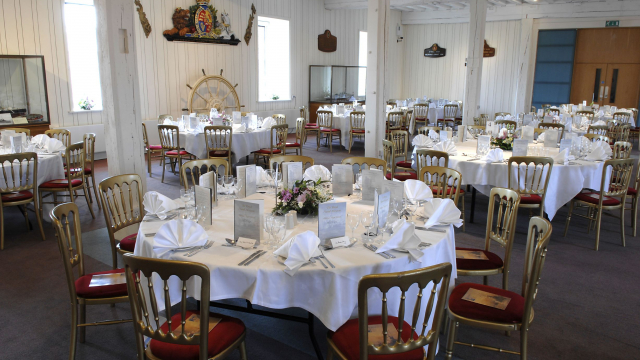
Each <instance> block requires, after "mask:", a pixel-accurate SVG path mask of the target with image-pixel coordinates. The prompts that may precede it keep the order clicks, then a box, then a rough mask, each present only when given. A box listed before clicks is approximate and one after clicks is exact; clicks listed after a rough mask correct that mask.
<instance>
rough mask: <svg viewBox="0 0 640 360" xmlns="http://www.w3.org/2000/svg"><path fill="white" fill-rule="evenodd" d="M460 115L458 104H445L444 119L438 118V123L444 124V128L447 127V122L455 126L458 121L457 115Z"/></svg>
mask: <svg viewBox="0 0 640 360" xmlns="http://www.w3.org/2000/svg"><path fill="white" fill-rule="evenodd" d="M457 116H458V105H456V104H447V105H445V106H444V115H443V118H442V119H438V122H437V124H436V125H438V126H439V125H440V124H442V128H443V129H444V128H446V127H447V124H449V125H450V126H451V127H453V126H454V125H455V123H456V117H457Z"/></svg>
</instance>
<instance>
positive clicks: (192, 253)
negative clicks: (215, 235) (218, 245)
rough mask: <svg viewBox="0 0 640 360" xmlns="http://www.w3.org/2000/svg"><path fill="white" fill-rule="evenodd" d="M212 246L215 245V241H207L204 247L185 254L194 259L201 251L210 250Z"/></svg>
mask: <svg viewBox="0 0 640 360" xmlns="http://www.w3.org/2000/svg"><path fill="white" fill-rule="evenodd" d="M212 245H213V240H207V242H206V243H205V244H204V245H203V246H201V247H199V248H196V249H195V250H191V251H190V252H188V253H186V254H184V256H186V257H192V256H193V255H195V254H197V253H199V252H200V251H202V250H204V249H208V248H210V247H211V246H212Z"/></svg>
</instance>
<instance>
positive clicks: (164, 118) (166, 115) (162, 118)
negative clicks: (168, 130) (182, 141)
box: [158, 114, 173, 125]
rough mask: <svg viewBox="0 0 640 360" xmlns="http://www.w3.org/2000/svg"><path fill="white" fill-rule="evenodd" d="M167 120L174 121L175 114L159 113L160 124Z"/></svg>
mask: <svg viewBox="0 0 640 360" xmlns="http://www.w3.org/2000/svg"><path fill="white" fill-rule="evenodd" d="M165 120H171V121H173V116H171V115H169V114H162V115H158V125H164V121H165Z"/></svg>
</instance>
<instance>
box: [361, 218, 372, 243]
mask: <svg viewBox="0 0 640 360" xmlns="http://www.w3.org/2000/svg"><path fill="white" fill-rule="evenodd" d="M360 223H361V224H362V225H363V226H364V228H365V229H366V231H367V233H366V235H367V242H369V241H370V240H371V238H370V233H371V228H372V227H373V224H374V223H375V214H374V213H373V211H363V212H362V213H361V214H360Z"/></svg>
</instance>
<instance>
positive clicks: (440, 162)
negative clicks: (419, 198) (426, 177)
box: [416, 149, 449, 174]
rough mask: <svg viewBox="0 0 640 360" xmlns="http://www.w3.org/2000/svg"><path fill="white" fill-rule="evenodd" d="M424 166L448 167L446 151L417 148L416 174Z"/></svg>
mask: <svg viewBox="0 0 640 360" xmlns="http://www.w3.org/2000/svg"><path fill="white" fill-rule="evenodd" d="M425 166H444V167H449V154H447V152H446V151H438V150H427V149H417V150H416V170H417V172H418V174H419V173H420V170H422V168H423V167H425Z"/></svg>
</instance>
